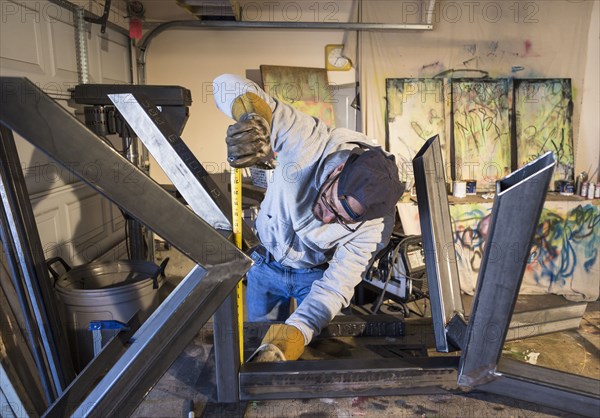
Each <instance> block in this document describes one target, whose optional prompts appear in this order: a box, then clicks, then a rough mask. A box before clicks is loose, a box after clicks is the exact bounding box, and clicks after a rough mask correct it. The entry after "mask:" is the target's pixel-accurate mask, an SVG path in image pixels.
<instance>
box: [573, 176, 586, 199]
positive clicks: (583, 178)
mask: <svg viewBox="0 0 600 418" xmlns="http://www.w3.org/2000/svg"><path fill="white" fill-rule="evenodd" d="M587 180H588V175H587V173H586V172H585V171H582V172H581V173H579V175H578V176H577V178H576V179H575V194H577V195H578V196H581V187H582V186H583V183H584V182H586V181H587Z"/></svg>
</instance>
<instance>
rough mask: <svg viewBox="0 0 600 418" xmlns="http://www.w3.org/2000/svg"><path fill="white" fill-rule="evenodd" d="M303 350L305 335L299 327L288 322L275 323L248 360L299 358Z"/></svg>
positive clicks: (262, 361) (266, 360) (257, 361)
mask: <svg viewBox="0 0 600 418" xmlns="http://www.w3.org/2000/svg"><path fill="white" fill-rule="evenodd" d="M303 352H304V335H302V333H301V332H300V330H299V329H298V328H296V327H294V326H292V325H286V324H273V325H271V326H270V327H269V330H268V331H267V334H266V335H265V336H264V338H263V340H262V342H261V345H260V347H259V348H258V349H257V350H256V351H255V352H254V354H252V355H251V356H250V358H249V359H248V361H253V362H256V363H264V362H270V361H286V360H297V359H298V358H299V357H300V356H301V355H302V353H303Z"/></svg>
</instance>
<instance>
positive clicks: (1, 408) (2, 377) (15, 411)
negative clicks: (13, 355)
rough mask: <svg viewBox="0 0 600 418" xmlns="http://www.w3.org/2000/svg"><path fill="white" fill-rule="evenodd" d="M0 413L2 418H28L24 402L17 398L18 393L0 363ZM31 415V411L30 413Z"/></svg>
mask: <svg viewBox="0 0 600 418" xmlns="http://www.w3.org/2000/svg"><path fill="white" fill-rule="evenodd" d="M0 383H1V384H0V412H2V417H4V418H12V417H19V418H29V416H30V415H29V413H28V412H27V409H26V408H25V402H23V401H22V400H21V398H20V397H19V392H18V391H17V389H16V388H15V385H14V384H13V382H12V381H11V379H10V377H9V375H8V373H7V371H6V370H5V368H4V365H3V364H2V363H1V362H0ZM30 412H32V413H33V411H30Z"/></svg>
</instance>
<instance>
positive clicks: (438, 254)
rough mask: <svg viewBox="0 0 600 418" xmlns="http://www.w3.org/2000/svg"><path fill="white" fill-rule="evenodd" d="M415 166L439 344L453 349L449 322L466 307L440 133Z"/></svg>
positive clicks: (418, 158)
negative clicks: (459, 274) (463, 301)
mask: <svg viewBox="0 0 600 418" xmlns="http://www.w3.org/2000/svg"><path fill="white" fill-rule="evenodd" d="M413 170H414V176H415V186H416V188H417V202H418V206H419V220H420V223H421V234H422V237H423V249H424V251H425V265H426V269H427V285H428V287H429V296H430V300H431V316H432V319H433V330H434V334H435V345H436V349H437V350H438V351H441V352H448V351H453V350H455V349H456V348H458V347H453V345H452V344H450V343H449V342H448V339H447V337H446V326H447V325H448V323H449V322H450V320H451V319H452V318H453V317H454V316H455V315H459V316H460V318H463V317H464V309H463V304H462V299H461V296H460V283H459V281H458V266H457V260H456V253H455V250H454V239H453V236H452V222H451V219H450V209H449V207H448V194H447V191H446V176H445V174H444V161H443V159H442V149H441V146H440V140H439V137H438V136H437V135H436V136H434V137H432V138H430V139H429V140H428V141H427V142H426V143H425V144H424V145H423V147H422V148H421V149H420V150H419V152H418V153H417V155H416V156H415V158H414V159H413ZM455 321H456V320H455ZM463 322H464V321H463ZM453 329H455V328H454V327H453Z"/></svg>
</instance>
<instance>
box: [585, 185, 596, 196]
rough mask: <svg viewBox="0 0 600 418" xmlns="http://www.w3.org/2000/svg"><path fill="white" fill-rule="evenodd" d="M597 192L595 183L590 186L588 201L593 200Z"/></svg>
mask: <svg viewBox="0 0 600 418" xmlns="http://www.w3.org/2000/svg"><path fill="white" fill-rule="evenodd" d="M595 191H596V185H595V184H594V183H590V184H588V190H587V198H588V199H593V198H594V192H595Z"/></svg>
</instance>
